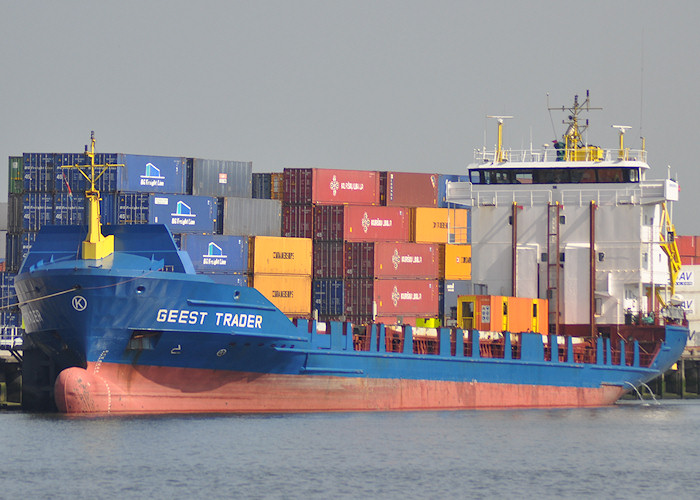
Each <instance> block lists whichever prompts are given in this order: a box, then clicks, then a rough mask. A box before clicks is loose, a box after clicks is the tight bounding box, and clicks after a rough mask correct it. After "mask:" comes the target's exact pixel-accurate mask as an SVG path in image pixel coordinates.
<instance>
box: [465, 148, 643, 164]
mask: <svg viewBox="0 0 700 500" xmlns="http://www.w3.org/2000/svg"><path fill="white" fill-rule="evenodd" d="M567 152H568V153H569V155H567ZM571 153H573V154H576V155H586V154H588V156H582V157H581V161H594V159H595V157H596V154H597V153H596V150H593V149H588V150H584V149H569V150H566V149H554V148H551V149H550V148H543V149H504V150H502V151H501V155H502V157H503V158H504V159H506V161H509V162H528V163H529V162H545V161H563V158H566V157H567V156H571ZM602 155H603V157H602V160H600V161H615V160H622V161H643V162H644V163H646V161H647V152H646V151H644V150H642V149H630V148H625V149H623V150H622V151H620V149H619V148H618V149H603V150H602ZM497 157H498V152H497V149H496V148H494V149H475V150H474V161H476V162H484V163H486V162H495V161H496V158H497Z"/></svg>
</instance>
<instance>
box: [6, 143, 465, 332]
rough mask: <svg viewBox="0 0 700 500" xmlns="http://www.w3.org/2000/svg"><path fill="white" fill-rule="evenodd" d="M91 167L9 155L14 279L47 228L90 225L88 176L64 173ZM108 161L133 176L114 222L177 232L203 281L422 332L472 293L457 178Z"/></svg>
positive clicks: (122, 188)
mask: <svg viewBox="0 0 700 500" xmlns="http://www.w3.org/2000/svg"><path fill="white" fill-rule="evenodd" d="M87 161H88V160H87V158H86V156H85V155H83V154H53V153H50V154H45V153H30V154H24V155H23V156H22V157H10V161H9V179H8V181H9V182H8V184H9V191H10V200H9V215H8V225H9V227H8V229H9V233H8V236H7V243H8V245H7V256H8V259H7V263H8V269H9V271H10V272H9V273H7V276H11V277H13V273H16V271H17V270H18V268H19V265H20V264H21V261H22V259H23V257H24V255H25V254H26V252H27V251H28V250H29V247H30V246H31V243H32V242H33V237H34V235H35V234H36V232H37V231H38V230H39V229H40V228H41V226H43V225H45V224H84V223H85V220H86V206H85V200H84V191H85V188H86V182H85V179H84V177H83V176H82V175H81V174H80V173H79V172H78V171H77V169H71V168H63V167H65V166H69V165H75V164H78V165H84V164H85V163H86V162H87ZM105 162H106V163H110V164H120V165H123V166H119V167H117V166H114V167H110V168H108V169H107V170H106V171H105V173H104V174H103V176H102V177H100V179H99V182H98V186H97V187H98V189H99V190H100V191H101V196H102V200H101V214H102V220H103V223H105V224H133V223H137V224H138V223H164V224H166V225H167V226H168V227H169V228H170V230H171V232H172V233H173V235H174V237H175V240H176V242H177V243H178V244H179V245H180V246H181V248H182V249H183V250H184V251H186V252H187V253H188V254H189V255H190V258H191V260H192V262H193V265H194V268H195V271H196V272H197V273H202V274H207V275H209V276H210V277H211V278H212V279H213V280H214V281H215V282H219V283H229V284H235V285H241V286H245V285H252V286H255V287H256V288H257V289H258V290H259V291H260V292H261V293H263V295H265V296H266V297H268V298H269V299H270V300H271V301H272V302H273V303H275V305H277V306H278V307H279V308H280V309H281V310H282V311H284V312H285V313H286V314H288V315H290V316H310V315H311V314H312V310H316V311H317V313H318V314H319V316H320V317H321V318H322V319H338V318H346V319H348V320H351V321H355V322H366V321H371V320H372V319H379V318H381V319H383V320H386V321H387V322H393V321H397V320H399V321H401V322H404V323H413V324H415V321H416V319H417V318H419V317H424V316H427V317H434V316H436V315H440V316H441V317H443V316H447V315H446V314H445V311H448V313H449V311H450V304H452V309H454V305H453V304H456V296H457V295H458V294H460V293H470V292H471V289H469V288H468V287H467V286H465V284H467V283H469V281H468V280H469V278H470V276H469V274H470V267H469V266H470V251H469V250H470V247H469V246H468V245H462V244H459V245H451V244H447V243H448V240H449V237H448V234H451V233H455V232H456V233H457V237H456V239H453V240H452V241H454V242H456V243H465V242H467V241H468V238H469V234H468V226H469V220H468V212H467V211H466V210H454V209H449V210H448V209H447V208H439V206H440V205H444V199H443V200H441V196H443V198H444V184H445V182H446V181H447V180H454V179H452V177H449V176H438V175H435V174H417V173H402V172H373V171H360V170H330V169H328V170H324V169H306V168H304V169H285V171H284V173H270V174H253V173H252V165H251V163H250V162H232V161H216V160H202V159H195V158H181V157H162V156H144V155H126V154H99V155H97V157H96V163H105ZM461 226H463V227H464V229H465V230H464V231H463V232H462V233H460V231H455V230H454V229H455V227H457V228H460V227H461ZM448 227H449V228H450V230H449V231H448ZM281 234H282V235H284V236H286V238H282V237H280V235H281ZM312 278H313V280H312ZM8 279H9V278H8ZM5 281H7V280H5ZM312 290H313V299H312ZM452 296H454V298H452ZM3 297H5V294H3ZM8 297H9V295H8ZM446 297H449V298H448V299H447V300H446V299H445V298H446ZM3 300H4V299H3ZM448 303H449V304H448ZM7 310H8V311H9V309H7ZM3 311H5V309H3ZM453 315H454V314H453ZM3 319H4V320H6V321H15V320H16V318H14V317H12V315H7V317H3Z"/></svg>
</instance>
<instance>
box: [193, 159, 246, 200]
mask: <svg viewBox="0 0 700 500" xmlns="http://www.w3.org/2000/svg"><path fill="white" fill-rule="evenodd" d="M192 168H193V170H192V194H194V195H196V196H214V197H226V198H229V197H235V198H250V197H252V188H253V184H252V172H253V163H252V162H250V161H231V160H205V159H202V158H195V159H194V164H193V167H192Z"/></svg>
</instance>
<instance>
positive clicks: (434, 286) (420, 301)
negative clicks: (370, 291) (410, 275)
mask: <svg viewBox="0 0 700 500" xmlns="http://www.w3.org/2000/svg"><path fill="white" fill-rule="evenodd" d="M374 296H375V301H376V303H377V315H378V316H379V315H381V316H396V315H402V314H406V315H417V316H426V317H434V316H436V315H437V313H438V298H439V286H438V280H411V279H395V280H374Z"/></svg>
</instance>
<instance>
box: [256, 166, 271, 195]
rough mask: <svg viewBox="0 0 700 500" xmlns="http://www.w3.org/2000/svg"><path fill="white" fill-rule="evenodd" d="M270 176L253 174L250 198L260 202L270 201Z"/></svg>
mask: <svg viewBox="0 0 700 500" xmlns="http://www.w3.org/2000/svg"><path fill="white" fill-rule="evenodd" d="M271 176H272V174H265V173H257V172H256V173H253V175H252V183H253V186H252V197H253V198H256V199H260V200H270V199H272V196H271V191H272V180H271Z"/></svg>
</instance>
